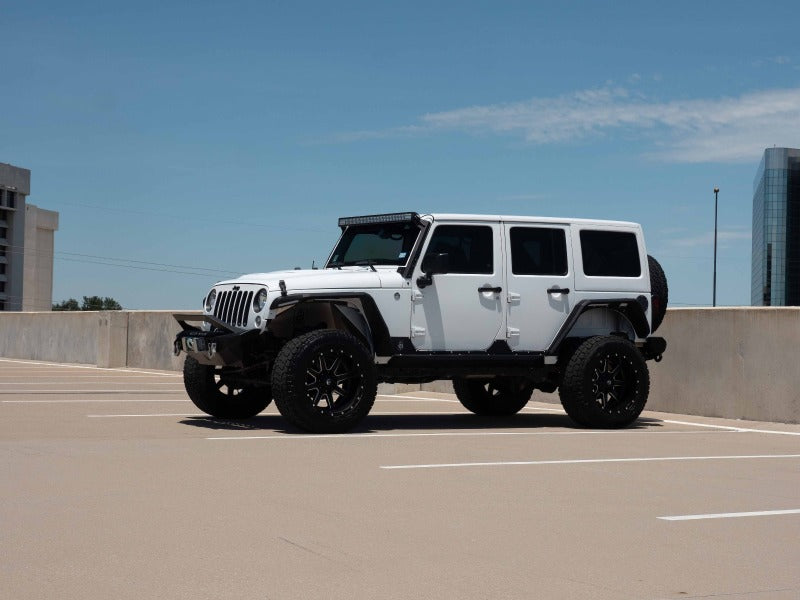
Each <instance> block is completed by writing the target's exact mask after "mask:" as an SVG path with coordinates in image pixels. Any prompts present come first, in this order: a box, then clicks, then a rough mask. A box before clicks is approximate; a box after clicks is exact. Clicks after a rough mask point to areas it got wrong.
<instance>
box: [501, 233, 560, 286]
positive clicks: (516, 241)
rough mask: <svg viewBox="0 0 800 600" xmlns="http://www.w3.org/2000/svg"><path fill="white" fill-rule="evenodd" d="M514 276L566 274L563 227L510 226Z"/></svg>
mask: <svg viewBox="0 0 800 600" xmlns="http://www.w3.org/2000/svg"><path fill="white" fill-rule="evenodd" d="M511 272H512V273H513V274H514V275H566V274H567V240H566V235H565V234H564V230H563V229H548V228H544V227H512V228H511Z"/></svg>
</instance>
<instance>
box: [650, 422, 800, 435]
mask: <svg viewBox="0 0 800 600" xmlns="http://www.w3.org/2000/svg"><path fill="white" fill-rule="evenodd" d="M662 423H671V424H673V425H692V426H694V427H707V428H710V429H725V430H728V431H739V432H745V433H773V434H775V435H800V431H777V430H773V429H752V428H750V427H731V426H729V425H713V424H711V423H692V422H691V421H672V420H664V421H662Z"/></svg>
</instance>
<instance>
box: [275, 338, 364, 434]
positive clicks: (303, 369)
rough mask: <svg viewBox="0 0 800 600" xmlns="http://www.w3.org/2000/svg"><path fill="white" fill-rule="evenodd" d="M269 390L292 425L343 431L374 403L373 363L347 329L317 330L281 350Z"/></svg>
mask: <svg viewBox="0 0 800 600" xmlns="http://www.w3.org/2000/svg"><path fill="white" fill-rule="evenodd" d="M272 391H273V394H274V396H275V404H276V406H277V407H278V410H279V411H280V413H281V414H282V415H283V416H284V418H285V419H286V420H287V421H289V422H290V423H292V424H293V425H295V426H296V427H299V428H300V429H303V430H305V431H308V432H312V433H343V432H345V431H349V430H350V429H352V428H353V427H355V426H356V425H357V424H358V423H360V422H361V420H362V419H364V417H366V416H367V414H369V411H370V409H371V408H372V405H373V404H374V403H375V394H376V393H377V383H376V375H375V364H374V361H373V360H372V355H371V354H370V352H369V351H368V350H367V348H366V347H364V344H362V343H361V342H360V341H359V340H358V338H356V337H355V336H354V335H352V334H351V333H348V332H346V331H340V330H336V329H319V330H316V331H312V332H310V333H306V334H304V335H301V336H299V337H296V338H294V339H293V340H291V341H289V342H288V343H287V344H286V345H285V346H284V347H283V348H282V349H281V351H280V352H279V353H278V356H277V358H276V360H275V365H274V367H273V369H272Z"/></svg>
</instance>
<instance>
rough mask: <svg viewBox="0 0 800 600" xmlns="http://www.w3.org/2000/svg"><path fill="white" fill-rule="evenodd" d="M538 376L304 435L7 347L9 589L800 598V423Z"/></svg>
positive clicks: (388, 399)
mask: <svg viewBox="0 0 800 600" xmlns="http://www.w3.org/2000/svg"><path fill="white" fill-rule="evenodd" d="M537 394H538V393H537ZM537 394H534V398H533V401H532V402H530V403H529V404H528V406H527V407H526V408H525V409H523V411H522V412H521V413H520V414H519V415H516V416H515V417H511V418H485V417H477V416H475V415H472V414H470V413H468V412H467V411H466V410H465V409H463V408H462V407H461V405H460V404H459V403H458V401H457V400H456V399H455V398H454V397H453V396H452V395H448V394H436V393H427V392H415V393H409V394H401V395H390V396H379V397H378V399H377V401H376V403H375V407H374V409H373V412H372V414H371V415H370V416H369V417H368V418H367V419H366V420H365V421H364V423H363V424H362V426H360V427H359V428H358V429H357V430H356V431H355V432H353V433H349V434H343V435H308V434H304V433H301V432H298V431H296V430H294V429H292V428H290V427H289V426H288V425H287V424H286V423H285V422H284V420H283V419H282V418H281V417H280V415H279V414H278V413H277V412H276V410H275V408H274V406H273V405H271V406H269V407H268V408H267V410H266V411H265V412H264V413H262V414H261V415H259V416H258V417H256V418H254V419H251V420H246V421H237V420H223V419H214V418H211V417H208V416H206V415H203V414H202V413H201V412H199V411H198V410H197V409H196V408H195V407H194V405H193V404H192V403H191V402H190V401H189V399H188V397H187V396H186V393H185V391H184V389H183V384H182V380H181V376H180V374H177V373H172V372H158V371H139V370H128V369H99V368H95V367H87V366H76V365H58V364H48V363H38V362H32V361H18V360H9V359H0V455H1V456H2V461H1V462H0V464H1V465H2V480H1V481H0V544H1V546H0V552H2V557H3V558H2V561H0V580H2V584H1V585H0V596H1V597H2V598H8V599H10V600H18V599H19V600H22V599H37V600H39V599H42V598H59V599H73V598H74V599H80V600H91V599H101V598H102V599H104V600H107V599H109V598H113V599H128V598H131V599H134V598H135V599H142V598H159V599H172V598H192V599H203V598H209V599H211V598H213V599H217V598H225V599H227V598H232V599H238V598H242V599H300V598H303V599H308V598H330V599H340V598H341V599H348V600H351V599H361V598H365V599H366V598H369V599H373V598H374V599H382V598H397V599H401V598H402V599H406V598H414V599H417V598H435V599H449V598H453V599H459V600H470V599H488V598H492V599H494V598H496V599H509V598H541V599H560V598H564V599H570V600H580V599H601V600H602V599H614V600H616V599H645V598H646V599H664V598H670V599H672V598H709V597H713V598H717V597H721V598H725V599H726V600H735V599H740V598H741V599H754V600H767V599H768V600H773V599H775V600H784V599H785V600H790V599H791V600H797V599H798V598H800V426H798V425H786V424H777V423H755V422H744V421H731V420H723V419H712V418H703V417H696V416H686V415H674V414H665V413H653V412H645V413H644V414H643V415H642V418H641V419H640V420H639V421H638V422H637V423H636V425H635V426H633V427H631V428H629V429H624V430H619V431H593V430H587V429H580V428H577V427H575V426H574V425H573V424H572V423H571V422H570V420H569V419H568V418H567V417H566V415H565V414H564V413H563V411H562V410H561V408H560V406H558V405H557V404H552V403H545V402H541V400H542V399H543V398H544V396H539V395H537ZM537 400H538V401H537ZM757 400H758V399H755V398H754V399H753V401H757Z"/></svg>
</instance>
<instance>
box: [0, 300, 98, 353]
mask: <svg viewBox="0 0 800 600" xmlns="http://www.w3.org/2000/svg"><path fill="white" fill-rule="evenodd" d="M99 314H100V313H96V312H40V313H36V312H30V313H23V312H0V356H3V357H6V358H28V359H32V360H44V361H52V362H69V363H79V364H88V365H95V364H97V356H98V352H97V350H98V338H97V333H98V330H99Z"/></svg>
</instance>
